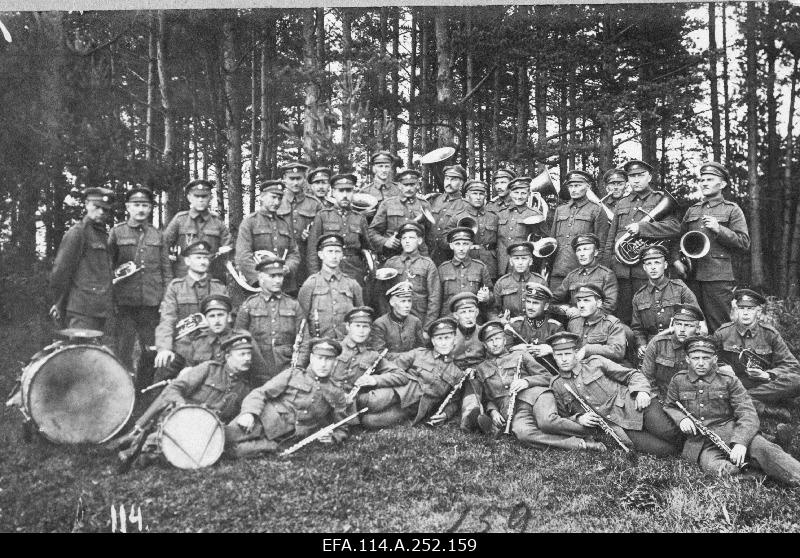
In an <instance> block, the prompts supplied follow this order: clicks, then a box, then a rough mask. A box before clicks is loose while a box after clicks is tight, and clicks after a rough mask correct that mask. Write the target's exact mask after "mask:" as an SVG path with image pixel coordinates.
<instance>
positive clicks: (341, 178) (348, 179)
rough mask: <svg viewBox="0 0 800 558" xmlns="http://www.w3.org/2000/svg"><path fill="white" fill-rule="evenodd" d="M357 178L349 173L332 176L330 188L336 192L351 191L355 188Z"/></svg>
mask: <svg viewBox="0 0 800 558" xmlns="http://www.w3.org/2000/svg"><path fill="white" fill-rule="evenodd" d="M356 182H358V177H357V176H356V175H354V174H353V173H351V172H346V173H342V174H337V175H334V176H333V177H332V178H331V188H335V189H337V190H352V189H353V188H355V187H356Z"/></svg>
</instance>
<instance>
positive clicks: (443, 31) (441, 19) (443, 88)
mask: <svg viewBox="0 0 800 558" xmlns="http://www.w3.org/2000/svg"><path fill="white" fill-rule="evenodd" d="M449 13H450V12H449V10H448V8H447V7H445V6H436V17H435V26H436V52H437V59H436V67H437V71H436V102H437V104H438V105H439V106H440V107H442V108H445V110H448V111H449V110H450V109H451V107H452V103H453V75H452V72H451V69H450V66H451V64H452V52H451V44H450V30H449V29H448V19H449V18H448V15H449ZM439 120H440V122H441V123H440V124H439V125H438V126H437V132H436V133H437V136H438V137H437V140H438V141H437V146H438V147H442V146H447V145H453V135H454V134H453V121H452V118H450V117H449V116H447V113H444V114H440V115H439Z"/></svg>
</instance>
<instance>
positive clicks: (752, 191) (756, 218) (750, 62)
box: [745, 3, 764, 287]
mask: <svg viewBox="0 0 800 558" xmlns="http://www.w3.org/2000/svg"><path fill="white" fill-rule="evenodd" d="M756 26H757V15H756V6H755V4H753V3H748V4H747V23H746V42H747V48H746V49H747V76H746V78H745V89H746V91H745V96H746V99H747V176H748V192H749V195H750V223H749V224H750V226H749V229H750V267H751V278H750V283H751V284H752V285H753V286H756V287H763V285H764V267H763V261H762V246H761V189H760V188H759V185H758V96H757V92H758V81H757V76H756V72H757V68H756V64H757V56H756V29H757V27H756Z"/></svg>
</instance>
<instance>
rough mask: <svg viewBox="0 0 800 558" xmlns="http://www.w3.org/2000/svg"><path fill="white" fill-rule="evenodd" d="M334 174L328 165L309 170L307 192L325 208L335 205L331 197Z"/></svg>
mask: <svg viewBox="0 0 800 558" xmlns="http://www.w3.org/2000/svg"><path fill="white" fill-rule="evenodd" d="M332 175H333V171H331V169H329V168H328V167H319V168H316V169H311V170H310V171H308V177H307V180H308V189H307V190H306V194H308V195H309V196H311V197H312V198H314V199H315V200H317V201H318V202H319V203H320V204H322V207H323V208H328V207H333V201H332V200H331V198H330V192H331V176H332Z"/></svg>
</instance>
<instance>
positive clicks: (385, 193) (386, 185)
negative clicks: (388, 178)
mask: <svg viewBox="0 0 800 558" xmlns="http://www.w3.org/2000/svg"><path fill="white" fill-rule="evenodd" d="M356 191H357V192H359V193H361V194H369V195H370V196H374V197H376V198H378V201H379V202H380V201H384V200H386V199H387V198H393V197H395V196H399V195H400V185H399V184H398V183H397V182H378V181H373V182H370V183H369V184H366V185H364V186H362V187H361V188H359V189H358V190H356Z"/></svg>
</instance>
